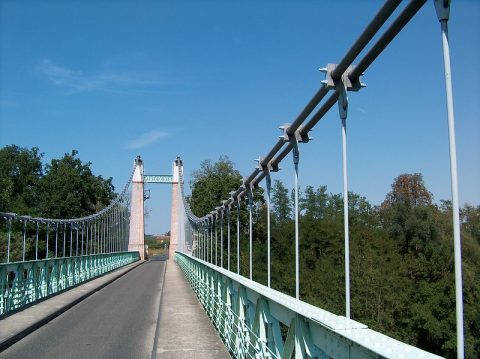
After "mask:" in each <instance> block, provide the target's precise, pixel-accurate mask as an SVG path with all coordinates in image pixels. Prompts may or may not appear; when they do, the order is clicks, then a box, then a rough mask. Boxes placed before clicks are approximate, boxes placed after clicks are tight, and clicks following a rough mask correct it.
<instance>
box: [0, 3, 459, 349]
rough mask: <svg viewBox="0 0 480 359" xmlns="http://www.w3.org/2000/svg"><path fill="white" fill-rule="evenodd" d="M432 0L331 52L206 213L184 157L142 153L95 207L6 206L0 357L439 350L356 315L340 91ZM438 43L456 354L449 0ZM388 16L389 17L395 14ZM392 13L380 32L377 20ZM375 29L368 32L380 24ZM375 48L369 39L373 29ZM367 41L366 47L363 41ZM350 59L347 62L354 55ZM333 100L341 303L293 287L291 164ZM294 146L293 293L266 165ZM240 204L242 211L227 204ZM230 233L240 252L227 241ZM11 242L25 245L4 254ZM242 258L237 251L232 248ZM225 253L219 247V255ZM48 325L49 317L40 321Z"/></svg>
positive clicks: (353, 87) (387, 6) (392, 7)
mask: <svg viewBox="0 0 480 359" xmlns="http://www.w3.org/2000/svg"><path fill="white" fill-rule="evenodd" d="M425 3H426V1H425V0H424V1H419V0H412V1H410V2H408V4H406V5H405V6H404V8H403V9H401V11H399V12H398V13H397V14H396V15H394V13H395V11H396V9H397V7H398V6H399V5H400V4H401V1H396V0H388V1H386V2H385V3H384V5H383V6H382V7H381V8H380V9H379V11H378V13H377V14H376V15H375V17H374V18H373V19H372V20H371V22H370V23H369V24H368V25H367V26H366V28H365V30H364V31H363V32H362V33H361V34H360V35H359V37H358V39H357V40H356V41H355V42H354V44H353V45H352V46H351V48H350V49H349V50H348V51H347V52H346V54H345V56H344V57H343V58H342V59H341V60H340V61H339V62H338V63H336V64H327V65H326V66H325V67H324V68H322V69H321V71H322V72H323V73H324V74H325V80H324V81H322V86H321V87H320V89H319V90H318V91H317V92H316V93H315V94H314V96H313V97H312V98H311V100H310V101H309V102H308V103H307V105H306V106H305V108H304V109H303V110H302V111H301V112H300V114H299V115H298V116H297V117H296V118H295V119H294V120H293V121H292V122H291V123H287V124H284V125H283V126H281V130H282V133H281V136H280V138H279V139H278V140H277V142H276V143H274V145H273V146H272V147H271V148H270V150H269V151H268V152H267V153H266V155H265V156H263V157H260V158H259V159H258V161H257V162H258V165H257V166H256V167H255V168H254V169H253V171H252V173H251V174H249V175H248V176H245V177H244V180H243V184H242V185H241V186H240V187H238V188H237V189H236V190H234V191H232V192H231V193H230V195H229V197H228V198H225V199H224V200H223V201H222V202H221V203H218V206H216V207H215V208H212V209H211V211H210V213H208V214H207V215H205V216H203V217H198V216H196V215H195V214H194V213H193V212H192V210H191V209H190V206H189V203H188V201H187V200H186V194H185V190H184V185H183V184H184V175H183V162H182V160H181V158H180V157H178V158H177V159H175V160H174V162H173V171H172V174H171V175H170V174H169V175H161V176H158V175H149V174H145V173H144V171H143V161H142V159H141V158H140V157H137V158H136V159H135V161H134V168H133V172H132V174H131V175H130V178H129V180H128V181H127V185H126V186H125V189H124V190H123V191H122V192H121V194H119V195H118V196H117V197H116V198H115V199H114V200H113V201H112V203H111V204H110V205H109V206H108V207H106V208H104V209H103V210H101V211H100V212H98V213H96V214H94V215H91V216H88V217H84V218H75V219H50V218H33V217H29V216H23V215H21V214H16V213H0V219H1V222H0V226H1V228H0V229H1V234H2V239H1V243H0V245H1V246H4V247H5V248H4V252H5V253H6V255H5V258H2V260H3V263H1V264H0V350H2V351H3V352H2V353H0V356H1V357H3V356H4V357H8V358H26V357H36V358H39V357H49V358H52V357H132V358H143V357H153V358H154V357H159V358H184V357H188V358H189V357H193V358H227V357H230V356H231V357H238V358H250V357H252V358H253V357H254V358H291V357H292V356H293V357H295V358H379V357H381V358H383V357H385V358H435V357H437V356H436V355H434V354H431V353H429V352H426V351H424V350H421V349H419V348H416V347H413V346H411V345H408V344H405V343H402V342H400V341H398V340H396V339H393V338H390V337H388V336H386V335H384V334H382V333H379V332H376V331H374V330H372V329H369V328H368V327H367V326H366V325H364V324H362V323H360V322H357V321H355V320H352V319H351V309H350V275H349V273H350V264H349V259H350V253H349V247H350V244H349V221H348V218H349V214H348V208H349V206H348V203H349V202H348V201H349V198H348V180H347V178H348V177H347V146H346V144H347V142H346V141H347V131H346V123H347V118H348V96H347V94H348V93H349V92H356V91H359V90H361V89H362V88H363V87H364V84H363V83H362V81H361V77H362V75H363V73H364V72H365V71H366V70H367V69H368V68H369V66H370V65H371V64H372V63H373V62H374V61H375V60H376V59H377V57H378V56H379V55H380V54H381V53H382V51H383V50H384V49H385V48H386V47H387V46H388V44H389V43H390V42H391V41H392V40H393V39H394V38H395V37H396V36H397V34H398V33H399V32H400V31H401V30H402V29H403V27H404V26H405V25H406V24H407V23H408V22H409V21H410V20H411V19H412V18H413V17H414V16H415V14H416V13H417V12H418V10H419V9H420V8H421V7H422V6H423V5H424V4H425ZM434 4H435V8H436V11H437V16H438V20H439V21H440V25H441V36H442V43H443V48H444V63H445V73H444V76H445V83H446V93H447V118H448V121H449V135H450V137H449V140H450V143H449V146H450V147H449V148H450V155H451V178H452V202H453V223H454V226H453V228H454V236H453V237H454V249H455V285H456V313H457V355H458V358H463V357H464V339H463V338H464V334H463V306H462V303H463V300H462V280H461V260H460V258H461V256H460V255H461V254H460V227H459V226H460V225H459V206H458V191H457V189H458V188H457V187H458V185H457V171H456V155H455V132H454V117H453V100H452V87H451V75H450V60H449V43H448V30H447V23H448V17H449V1H444V0H435V1H434ZM391 17H394V18H393V20H392V19H391ZM387 20H391V22H390V25H389V26H388V27H387V28H386V29H385V30H384V31H383V32H382V31H381V30H382V28H383V27H384V26H383V25H384V24H385V23H386V22H387ZM375 37H376V39H375V40H374V38H375ZM372 42H373V44H371V46H370V47H369V48H367V46H368V45H369V44H370V43H372ZM361 53H363V55H361V56H360V54H361ZM354 61H355V64H354ZM335 104H338V111H339V117H340V119H341V123H342V145H343V174H344V181H343V183H344V195H343V200H344V207H343V208H344V237H345V243H344V253H345V273H344V274H345V313H344V315H336V314H333V313H330V312H328V311H326V310H324V309H322V308H318V307H315V306H313V305H310V304H308V303H306V302H304V301H302V298H301V297H300V276H301V272H300V268H299V231H300V228H299V221H298V218H299V205H298V204H299V199H298V192H299V189H298V176H299V173H298V164H299V161H300V148H301V146H306V145H307V144H308V142H309V139H310V138H309V132H310V131H311V130H312V129H313V128H314V127H315V126H316V124H317V123H318V122H319V121H320V120H321V119H322V118H323V116H324V115H325V114H326V113H327V112H328V111H329V110H330V109H331V108H332V107H333V106H334V105H335ZM290 153H292V159H293V167H294V179H295V182H294V188H293V193H294V214H295V215H294V218H295V227H294V228H295V233H294V234H295V258H294V262H295V296H289V295H286V294H284V293H281V292H279V291H277V290H275V289H273V288H272V287H271V271H272V268H271V258H270V239H271V228H270V216H271V214H270V202H271V198H270V195H271V193H270V192H271V175H272V174H273V173H275V172H277V171H278V170H279V164H280V163H281V162H282V161H284V160H286V157H287V155H289V154H290ZM145 183H167V184H169V185H171V186H172V205H171V240H170V247H169V256H168V258H169V259H168V261H166V260H164V259H163V258H158V257H152V258H150V260H148V261H147V260H146V256H145V255H146V251H145V244H144V237H145V233H144V217H145V216H144V201H145V188H144V186H145ZM258 186H263V187H264V188H265V193H266V195H265V202H266V206H267V238H266V242H267V258H268V259H267V263H266V266H267V270H268V273H267V285H262V284H260V283H258V282H255V281H254V280H253V275H252V273H253V270H254V268H253V251H252V243H253V242H254V241H255V240H257V238H254V231H253V230H252V225H253V223H252V222H253V220H252V212H253V210H254V203H253V199H252V198H253V191H254V189H255V188H257V187H258ZM242 206H244V207H245V208H246V210H247V212H248V217H249V218H248V258H249V262H248V276H243V275H241V274H240V253H239V251H240V245H239V241H240V226H241V223H240V221H241V219H240V208H241V207H242ZM234 214H236V216H234ZM234 242H236V245H235V248H236V251H237V253H236V255H235V256H233V254H232V253H231V247H232V246H233V245H232V243H234ZM13 243H16V245H17V246H20V247H21V255H20V256H18V255H15V256H14V255H13V254H12V246H13ZM233 257H234V258H236V263H233V260H231V259H232V258H233ZM224 259H225V260H224ZM47 323H48V325H45V324H47Z"/></svg>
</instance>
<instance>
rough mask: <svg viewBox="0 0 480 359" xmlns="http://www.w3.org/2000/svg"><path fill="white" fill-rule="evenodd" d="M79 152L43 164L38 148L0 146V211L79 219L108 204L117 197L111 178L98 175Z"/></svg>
mask: <svg viewBox="0 0 480 359" xmlns="http://www.w3.org/2000/svg"><path fill="white" fill-rule="evenodd" d="M77 154H78V152H77V151H75V150H73V151H72V152H71V154H65V155H64V156H63V157H62V158H61V159H53V160H52V161H51V163H50V164H47V165H45V166H43V164H42V157H43V154H40V152H39V150H38V148H32V149H26V148H20V147H18V146H15V145H11V146H6V147H4V148H2V149H0V170H1V171H0V211H2V212H14V213H18V214H21V215H32V216H40V217H46V218H76V217H82V216H87V215H90V214H93V213H95V212H97V211H99V210H100V209H102V208H104V207H106V206H107V205H108V204H109V203H110V202H111V201H112V199H113V198H114V197H115V193H114V187H113V185H112V179H111V178H109V179H104V178H103V177H102V176H95V175H94V174H93V173H92V171H91V169H90V166H91V163H90V162H87V163H83V162H82V161H81V160H80V159H79V158H78V157H77Z"/></svg>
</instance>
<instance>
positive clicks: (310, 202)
mask: <svg viewBox="0 0 480 359" xmlns="http://www.w3.org/2000/svg"><path fill="white" fill-rule="evenodd" d="M299 202H300V203H299V207H300V211H301V212H302V213H304V214H305V216H307V217H311V218H312V219H321V218H324V216H325V209H326V207H327V202H328V194H327V186H320V187H319V188H318V189H317V190H316V191H315V189H314V188H313V187H312V186H307V187H306V188H305V192H304V196H302V197H301V198H300V199H299Z"/></svg>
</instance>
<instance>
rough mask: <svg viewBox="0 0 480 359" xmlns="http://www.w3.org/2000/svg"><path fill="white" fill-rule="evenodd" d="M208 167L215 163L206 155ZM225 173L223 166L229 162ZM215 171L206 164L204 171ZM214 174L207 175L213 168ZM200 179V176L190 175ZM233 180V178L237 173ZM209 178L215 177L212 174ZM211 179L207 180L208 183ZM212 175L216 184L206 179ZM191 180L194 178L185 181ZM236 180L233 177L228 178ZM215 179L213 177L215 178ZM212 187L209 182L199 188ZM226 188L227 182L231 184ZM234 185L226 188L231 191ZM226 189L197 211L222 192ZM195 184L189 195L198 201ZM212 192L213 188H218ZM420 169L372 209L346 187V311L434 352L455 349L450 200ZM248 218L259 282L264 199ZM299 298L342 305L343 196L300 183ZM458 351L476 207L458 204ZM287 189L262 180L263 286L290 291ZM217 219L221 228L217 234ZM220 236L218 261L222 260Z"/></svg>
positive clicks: (243, 252) (476, 248)
mask: <svg viewBox="0 0 480 359" xmlns="http://www.w3.org/2000/svg"><path fill="white" fill-rule="evenodd" d="M208 168H215V166H214V165H212V164H211V163H209V167H208ZM230 171H231V172H234V173H236V171H235V170H233V166H232V167H231V168H230ZM213 173H215V172H213ZM213 177H215V176H213ZM200 178H201V179H202V180H203V181H205V178H206V177H205V176H200ZM238 178H239V179H240V177H238ZM215 181H220V182H221V181H222V178H221V176H219V177H215ZM212 182H214V181H212ZM214 183H217V182H214ZM193 184H194V186H195V181H194V182H193ZM238 184H239V182H237V183H236V184H235V186H236V185H238ZM217 186H219V185H217ZM209 188H213V187H209ZM235 188H236V187H235ZM235 188H231V189H230V190H233V189H235ZM228 192H229V191H228V190H226V191H225V192H224V193H225V195H224V196H223V197H222V198H219V199H218V201H216V202H215V201H213V200H211V203H213V204H212V205H211V206H210V207H208V209H207V205H205V209H204V213H207V212H209V211H210V210H211V209H212V208H214V207H216V206H218V205H219V204H220V200H221V199H225V198H227V197H228ZM203 194H204V192H195V193H193V196H192V203H198V202H196V201H202V198H201V197H199V196H201V195H203ZM220 197H221V196H220ZM432 200H433V197H432V195H431V193H430V192H429V191H428V190H427V188H426V186H425V184H424V182H423V178H422V175H421V174H418V173H417V174H413V175H410V174H403V175H400V176H399V177H397V178H396V179H395V180H394V183H393V184H392V191H391V192H390V193H388V194H387V196H386V198H385V201H384V202H383V203H382V205H381V206H379V207H373V206H372V205H371V204H370V203H369V202H368V201H367V199H366V198H365V197H362V196H360V195H358V194H355V193H349V216H350V217H349V223H350V276H351V283H350V284H351V300H352V302H351V309H352V318H353V319H355V320H358V321H360V322H362V323H365V324H367V325H368V326H369V327H370V328H372V329H374V330H377V331H380V332H382V333H384V334H387V335H389V336H392V337H394V338H397V339H399V340H401V341H404V342H407V343H410V344H412V345H415V346H418V347H420V348H423V349H425V350H428V351H431V352H434V353H436V354H439V355H442V356H446V357H448V358H454V357H455V355H456V353H455V352H456V329H455V292H454V264H453V241H452V228H453V227H452V223H451V222H452V209H451V203H450V202H448V201H441V202H440V205H439V206H437V205H434V204H433V203H432ZM255 204H256V205H255V211H254V213H255V215H254V217H253V219H254V221H253V223H254V227H253V238H254V243H253V261H254V263H253V278H254V279H255V280H257V281H259V282H261V283H264V284H266V283H267V273H266V272H267V265H266V264H267V254H266V251H267V249H266V248H267V247H266V237H267V234H266V233H267V231H266V221H267V220H266V207H265V204H264V203H263V202H262V201H260V200H259V199H258V197H257V201H256V202H255ZM245 207H246V203H245V202H242V205H241V213H240V214H241V226H240V267H241V268H240V273H241V274H242V275H244V276H248V275H249V271H248V255H249V249H248V234H249V233H248V217H247V213H248V212H246V211H245ZM299 207H300V297H301V299H302V300H304V301H306V302H309V303H312V304H314V305H317V306H319V307H321V308H324V309H326V310H328V311H331V312H333V313H336V314H339V315H344V313H345V289H344V288H345V287H344V286H345V283H344V281H345V277H344V229H343V197H342V195H341V194H334V193H328V190H327V187H326V186H320V187H318V188H316V189H315V188H314V187H311V186H308V187H306V188H305V190H304V192H303V193H302V194H301V195H300V198H299ZM461 216H462V246H463V279H464V305H465V307H464V308H465V333H466V336H465V339H466V353H467V358H478V357H480V306H479V305H478V303H480V237H479V235H480V233H479V230H480V206H477V207H474V206H470V205H466V206H465V207H464V208H463V209H462V211H461ZM292 217H293V216H292V202H291V198H290V196H289V191H288V189H287V188H286V187H285V186H284V185H283V183H282V182H280V181H274V183H273V186H272V229H271V260H272V263H271V271H272V273H271V275H272V277H271V284H272V287H273V288H274V289H276V290H279V291H282V292H284V293H287V294H289V295H294V293H295V263H294V261H293V260H292V259H293V258H294V251H295V248H294V221H293V218H292ZM226 228H227V226H226V219H225V222H224V227H223V230H224V235H225V238H226V236H227V235H226V233H227V230H226ZM231 239H232V243H231V252H232V258H231V269H232V270H233V271H235V270H236V210H233V211H232V214H231ZM226 251H227V249H226V241H225V242H224V266H225V267H226V263H227V257H226Z"/></svg>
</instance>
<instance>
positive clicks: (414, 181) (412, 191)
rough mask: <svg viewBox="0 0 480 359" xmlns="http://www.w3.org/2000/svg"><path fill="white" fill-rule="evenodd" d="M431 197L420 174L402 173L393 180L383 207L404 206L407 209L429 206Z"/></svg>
mask: <svg viewBox="0 0 480 359" xmlns="http://www.w3.org/2000/svg"><path fill="white" fill-rule="evenodd" d="M432 200H433V195H432V194H431V193H430V192H429V191H428V190H427V188H426V186H425V183H424V182H423V176H422V174H421V173H414V174H409V173H404V174H401V175H400V176H398V177H397V178H395V180H394V181H393V184H392V190H391V191H390V192H389V193H388V194H387V196H386V198H385V201H384V202H383V203H382V206H383V207H391V206H393V205H396V204H404V205H406V206H408V207H416V206H430V205H431V204H432Z"/></svg>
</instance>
